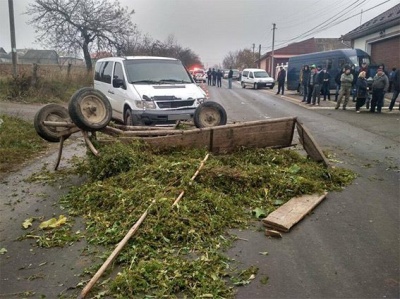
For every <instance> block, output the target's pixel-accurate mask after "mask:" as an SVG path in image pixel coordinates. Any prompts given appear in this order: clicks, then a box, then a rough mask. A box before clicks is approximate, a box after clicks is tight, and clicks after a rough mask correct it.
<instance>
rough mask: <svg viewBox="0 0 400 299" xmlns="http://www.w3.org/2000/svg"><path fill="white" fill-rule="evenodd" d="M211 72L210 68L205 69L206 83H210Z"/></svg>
mask: <svg viewBox="0 0 400 299" xmlns="http://www.w3.org/2000/svg"><path fill="white" fill-rule="evenodd" d="M211 74H212V71H211V68H209V69H208V71H207V85H211Z"/></svg>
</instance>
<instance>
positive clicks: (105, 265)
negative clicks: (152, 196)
mask: <svg viewBox="0 0 400 299" xmlns="http://www.w3.org/2000/svg"><path fill="white" fill-rule="evenodd" d="M154 203H155V200H153V201H152V202H151V204H150V205H149V206H148V208H147V209H146V211H144V213H143V214H142V216H140V218H139V220H138V221H136V223H135V224H134V225H133V226H132V227H131V229H130V230H129V231H128V233H127V234H126V235H125V237H124V238H123V239H122V240H121V241H120V242H119V243H118V245H117V247H115V249H114V251H113V252H112V253H111V254H110V256H109V257H108V258H107V260H106V261H105V262H104V263H103V265H102V266H101V267H100V269H99V270H97V272H96V274H95V275H94V276H93V277H92V279H91V280H90V281H89V283H88V284H87V285H86V286H85V287H84V288H83V290H82V292H81V293H80V294H79V296H78V299H83V298H85V297H86V295H87V294H88V293H89V291H90V289H91V288H92V287H93V286H94V284H95V283H96V282H97V281H98V280H99V278H100V277H101V275H103V273H104V271H105V270H106V269H107V268H108V266H109V265H110V264H111V263H112V262H113V261H114V259H115V258H116V257H117V255H118V254H119V253H120V251H121V250H122V248H124V246H125V244H126V243H127V242H128V241H129V239H130V238H131V237H132V236H133V235H134V234H135V233H136V232H137V230H138V229H139V226H140V225H141V224H142V222H143V221H144V219H145V218H146V217H147V214H148V212H149V209H150V207H151V206H152V205H153V204H154Z"/></svg>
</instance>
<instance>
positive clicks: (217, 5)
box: [0, 0, 399, 67]
mask: <svg viewBox="0 0 400 299" xmlns="http://www.w3.org/2000/svg"><path fill="white" fill-rule="evenodd" d="M110 1H113V0H110ZM13 2H14V18H15V26H16V44H17V48H18V49H20V48H35V49H43V48H44V46H43V45H40V44H35V43H34V40H35V32H34V29H33V28H31V27H30V26H28V25H27V24H26V22H27V21H28V20H29V16H27V15H25V14H24V12H25V11H26V7H27V4H28V3H32V2H33V0H13ZM0 3H1V5H0V47H3V48H4V49H5V50H6V51H7V52H9V51H11V41H10V40H11V39H10V32H9V31H10V26H9V14H8V0H0ZM120 3H121V4H122V5H123V6H127V7H129V9H130V10H131V9H134V10H135V14H133V15H132V21H133V22H134V23H135V24H137V26H138V29H139V30H140V31H141V32H142V33H144V34H148V35H149V36H150V37H152V38H153V39H158V40H161V41H165V40H166V39H167V37H168V36H169V35H171V34H172V35H173V36H174V37H175V40H176V41H177V43H178V44H179V45H181V46H182V47H184V48H186V47H187V48H190V49H191V50H193V51H194V52H195V53H196V54H198V55H199V57H200V59H201V60H202V62H203V63H204V65H205V67H208V66H213V65H216V64H221V63H222V60H223V59H224V57H225V56H226V55H227V54H228V53H229V52H234V51H237V50H242V49H245V48H248V49H252V45H253V43H254V44H255V51H256V52H258V48H259V45H261V53H262V54H264V53H265V52H268V51H270V50H271V49H272V39H273V38H272V24H273V23H275V24H276V28H277V29H276V31H275V49H278V48H280V47H283V46H285V45H287V44H288V43H291V42H299V41H302V40H305V39H308V38H311V37H320V38H323V37H331V38H339V37H340V36H341V35H344V34H346V33H348V32H349V31H351V30H353V29H354V28H356V27H358V26H359V25H360V22H362V23H364V22H366V21H368V20H370V19H372V18H374V17H376V16H377V15H379V14H380V13H382V12H384V11H386V10H388V9H389V8H391V7H393V6H395V5H396V4H398V3H399V0H275V1H272V0H120ZM381 3H383V4H382V5H379V4H381ZM373 7H375V8H373ZM371 8H373V9H371ZM361 12H362V13H361ZM354 15H355V16H354ZM352 16H354V17H352ZM345 19H347V20H345ZM329 23H331V24H329ZM321 26H326V28H324V29H320V30H317V29H318V28H320V27H321ZM318 31H319V32H318Z"/></svg>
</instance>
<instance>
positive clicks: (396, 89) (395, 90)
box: [389, 69, 400, 112]
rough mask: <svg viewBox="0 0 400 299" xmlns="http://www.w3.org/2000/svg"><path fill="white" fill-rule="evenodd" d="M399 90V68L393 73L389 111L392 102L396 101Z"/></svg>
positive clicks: (392, 105)
mask: <svg viewBox="0 0 400 299" xmlns="http://www.w3.org/2000/svg"><path fill="white" fill-rule="evenodd" d="M399 92H400V69H398V70H396V71H395V72H394V75H393V96H392V100H391V101H390V105H389V112H392V110H393V107H394V103H396V99H397V97H398V96H399ZM399 110H400V103H399Z"/></svg>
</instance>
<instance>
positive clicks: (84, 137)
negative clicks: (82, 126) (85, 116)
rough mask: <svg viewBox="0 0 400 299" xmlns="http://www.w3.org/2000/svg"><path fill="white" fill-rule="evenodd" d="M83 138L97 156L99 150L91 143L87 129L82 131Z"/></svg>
mask: <svg viewBox="0 0 400 299" xmlns="http://www.w3.org/2000/svg"><path fill="white" fill-rule="evenodd" d="M82 135H83V139H85V142H86V145H87V146H88V147H89V149H90V151H91V152H92V153H93V155H95V156H99V152H98V150H97V149H95V147H94V145H93V143H92V142H91V141H90V139H89V135H88V132H87V131H82Z"/></svg>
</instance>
